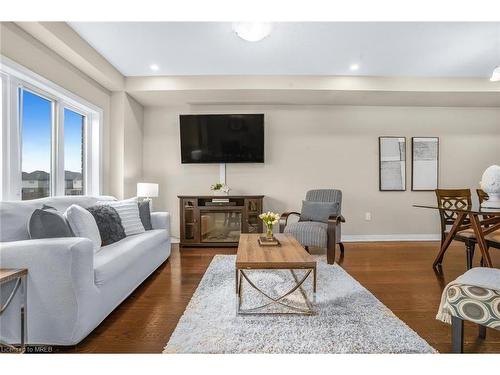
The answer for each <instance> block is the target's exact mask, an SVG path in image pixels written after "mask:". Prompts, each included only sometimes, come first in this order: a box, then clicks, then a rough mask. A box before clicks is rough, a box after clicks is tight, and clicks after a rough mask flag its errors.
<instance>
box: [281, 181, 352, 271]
mask: <svg viewBox="0 0 500 375" xmlns="http://www.w3.org/2000/svg"><path fill="white" fill-rule="evenodd" d="M305 201H306V202H321V203H335V205H334V207H335V208H334V209H332V212H330V213H329V216H328V218H327V220H325V221H326V222H318V221H304V220H299V221H298V222H294V223H288V218H289V217H290V216H291V215H297V216H299V217H300V216H301V214H300V213H298V212H285V213H283V214H282V215H281V218H280V222H279V226H280V233H290V234H292V235H293V236H294V237H295V238H296V239H297V241H299V242H300V243H301V244H302V246H304V247H305V248H306V249H308V247H309V246H314V247H323V248H325V247H326V249H327V253H326V254H327V256H326V257H327V262H328V264H333V263H335V247H336V245H337V244H338V245H339V247H340V252H341V253H342V254H344V245H343V244H342V242H341V237H340V236H341V228H340V225H341V223H343V222H345V219H344V217H343V216H342V215H341V208H342V191H340V190H336V189H318V190H309V191H308V192H307V193H306V199H305Z"/></svg>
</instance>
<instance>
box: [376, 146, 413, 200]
mask: <svg viewBox="0 0 500 375" xmlns="http://www.w3.org/2000/svg"><path fill="white" fill-rule="evenodd" d="M378 140H379V190H380V191H405V190H406V137H379V139H378Z"/></svg>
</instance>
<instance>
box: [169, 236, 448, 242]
mask: <svg viewBox="0 0 500 375" xmlns="http://www.w3.org/2000/svg"><path fill="white" fill-rule="evenodd" d="M440 240H441V236H440V235H439V234H343V235H342V242H394V241H440ZM170 242H171V243H179V242H180V240H179V238H178V237H171V238H170Z"/></svg>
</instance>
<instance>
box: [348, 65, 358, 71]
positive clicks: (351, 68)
mask: <svg viewBox="0 0 500 375" xmlns="http://www.w3.org/2000/svg"><path fill="white" fill-rule="evenodd" d="M349 69H350V70H352V71H353V72H355V71H356V70H359V64H351V66H349Z"/></svg>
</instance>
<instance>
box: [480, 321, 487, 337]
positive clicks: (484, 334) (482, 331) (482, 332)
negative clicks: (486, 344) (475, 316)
mask: <svg viewBox="0 0 500 375" xmlns="http://www.w3.org/2000/svg"><path fill="white" fill-rule="evenodd" d="M479 338H480V339H482V340H484V339H485V338H486V327H485V326H482V325H481V324H479Z"/></svg>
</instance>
